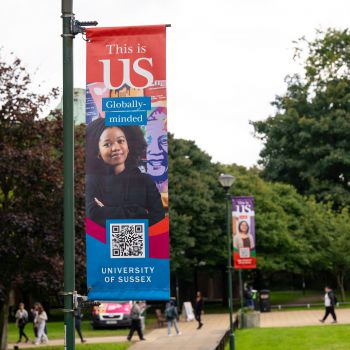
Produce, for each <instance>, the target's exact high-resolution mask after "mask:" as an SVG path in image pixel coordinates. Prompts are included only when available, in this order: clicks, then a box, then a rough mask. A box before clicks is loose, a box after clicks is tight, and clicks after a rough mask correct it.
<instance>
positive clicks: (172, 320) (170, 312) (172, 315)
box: [164, 300, 182, 337]
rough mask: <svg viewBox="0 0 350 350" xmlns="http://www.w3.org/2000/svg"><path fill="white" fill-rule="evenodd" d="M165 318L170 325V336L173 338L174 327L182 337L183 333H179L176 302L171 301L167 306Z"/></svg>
mask: <svg viewBox="0 0 350 350" xmlns="http://www.w3.org/2000/svg"><path fill="white" fill-rule="evenodd" d="M164 316H165V318H166V320H167V323H168V336H169V337H171V326H172V325H174V328H175V331H176V334H177V335H181V334H182V333H181V332H180V331H179V328H178V327H177V321H176V319H177V308H176V307H175V302H174V301H173V300H170V301H169V302H168V303H167V304H166V306H165V311H164Z"/></svg>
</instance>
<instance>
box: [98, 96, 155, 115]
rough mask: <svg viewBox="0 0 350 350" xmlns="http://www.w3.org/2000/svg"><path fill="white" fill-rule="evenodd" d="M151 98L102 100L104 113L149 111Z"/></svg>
mask: <svg viewBox="0 0 350 350" xmlns="http://www.w3.org/2000/svg"><path fill="white" fill-rule="evenodd" d="M150 109H151V98H150V97H148V96H145V97H113V98H103V99H102V110H103V111H104V112H113V111H114V112H127V111H149V110H150Z"/></svg>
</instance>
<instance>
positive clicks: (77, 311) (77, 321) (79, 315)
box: [74, 306, 86, 343]
mask: <svg viewBox="0 0 350 350" xmlns="http://www.w3.org/2000/svg"><path fill="white" fill-rule="evenodd" d="M82 318H83V314H82V313H81V308H80V307H79V306H78V307H77V308H76V309H75V310H74V321H75V322H74V323H75V329H76V331H77V332H78V335H79V338H80V341H81V342H82V343H85V342H86V340H85V339H84V338H83V334H82V333H81V319H82Z"/></svg>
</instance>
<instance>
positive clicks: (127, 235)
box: [110, 223, 145, 258]
mask: <svg viewBox="0 0 350 350" xmlns="http://www.w3.org/2000/svg"><path fill="white" fill-rule="evenodd" d="M110 252H111V258H144V257H145V224H143V223H141V224H140V223H137V224H135V223H130V224H126V223H121V224H117V223H113V224H111V225H110Z"/></svg>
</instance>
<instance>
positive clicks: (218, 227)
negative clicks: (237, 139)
mask: <svg viewBox="0 0 350 350" xmlns="http://www.w3.org/2000/svg"><path fill="white" fill-rule="evenodd" d="M218 176H219V169H218V167H217V166H216V165H215V164H213V163H212V162H211V159H210V157H209V156H208V155H207V154H206V153H205V152H203V151H202V150H200V149H199V148H198V147H197V146H196V145H195V143H194V142H193V141H186V140H182V139H175V138H174V137H173V136H172V135H170V136H169V182H170V183H171V186H170V201H169V203H170V218H171V220H170V233H171V234H170V240H171V265H172V269H173V270H182V271H186V270H187V271H188V270H189V269H193V268H194V267H195V266H196V265H198V264H204V263H205V265H206V266H207V267H210V266H217V265H218V264H219V265H220V264H224V263H225V259H224V256H225V253H224V252H225V242H226V240H225V234H224V232H225V226H224V225H225V215H224V213H225V211H224V193H223V190H222V189H221V188H220V184H219V182H218Z"/></svg>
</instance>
